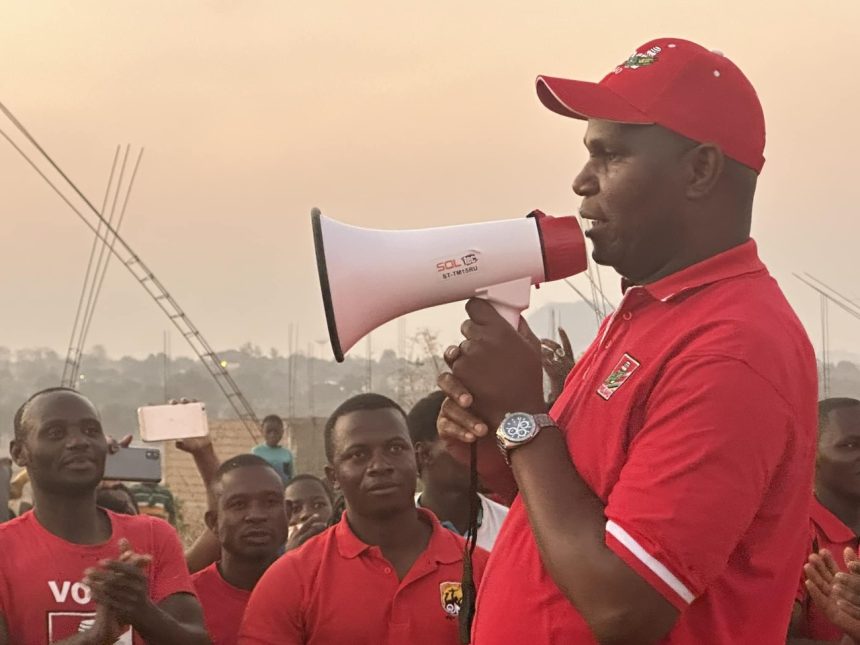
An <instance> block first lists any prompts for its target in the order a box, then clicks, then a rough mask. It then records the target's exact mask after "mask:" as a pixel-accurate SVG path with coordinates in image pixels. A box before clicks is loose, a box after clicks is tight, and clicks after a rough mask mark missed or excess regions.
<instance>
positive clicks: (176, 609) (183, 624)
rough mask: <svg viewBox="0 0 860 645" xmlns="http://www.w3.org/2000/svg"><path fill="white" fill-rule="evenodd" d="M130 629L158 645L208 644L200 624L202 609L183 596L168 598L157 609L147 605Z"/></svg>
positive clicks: (193, 600) (197, 603) (186, 595)
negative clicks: (132, 628)
mask: <svg viewBox="0 0 860 645" xmlns="http://www.w3.org/2000/svg"><path fill="white" fill-rule="evenodd" d="M132 626H133V627H134V628H135V630H137V632H138V633H139V634H140V635H141V636H142V637H143V638H144V640H146V641H147V642H150V643H159V645H209V644H210V643H211V641H210V640H209V635H208V634H207V632H206V628H205V626H204V624H203V609H202V608H201V607H200V603H199V602H198V601H197V598H195V597H194V596H192V595H191V594H187V593H176V594H173V595H171V596H168V597H167V598H165V599H164V600H162V601H161V602H160V603H159V604H158V605H152V604H151V603H150V604H149V605H148V606H147V607H146V608H145V609H144V610H142V611H141V612H140V615H139V617H138V618H137V619H136V620H135V621H134V622H133V623H132Z"/></svg>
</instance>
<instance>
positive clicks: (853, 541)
mask: <svg viewBox="0 0 860 645" xmlns="http://www.w3.org/2000/svg"><path fill="white" fill-rule="evenodd" d="M858 535H860V401H858V400H857V399H849V398H833V399H825V400H824V401H821V402H820V403H819V404H818V456H817V459H816V463H815V495H814V497H813V500H812V511H811V516H810V536H809V543H808V547H807V551H808V553H818V552H819V551H820V550H822V549H826V550H827V551H828V552H829V553H830V554H831V556H832V559H833V561H834V563H835V565H836V566H837V568H838V570H839V571H843V572H847V571H848V564H847V563H846V561H845V556H844V553H845V549H846V548H850V549H852V551H853V552H855V553H856V551H857V547H858V544H860V538H858ZM827 610H828V608H827V607H821V606H819V605H818V604H817V603H816V602H814V599H813V598H810V596H809V595H808V593H807V590H806V585H805V581H803V582H801V585H800V589H799V591H798V594H797V602H796V603H795V605H794V612H793V614H792V620H791V629H790V630H789V638H788V642H789V643H798V644H800V643H811V642H816V643H839V642H841V640H842V638H843V636H844V635H845V632H844V630H843V629H842V628H840V627H838V626H837V625H834V624H833V622H832V621H831V620H830V618H829V617H828V615H827V613H828V611H827ZM810 639H811V640H810Z"/></svg>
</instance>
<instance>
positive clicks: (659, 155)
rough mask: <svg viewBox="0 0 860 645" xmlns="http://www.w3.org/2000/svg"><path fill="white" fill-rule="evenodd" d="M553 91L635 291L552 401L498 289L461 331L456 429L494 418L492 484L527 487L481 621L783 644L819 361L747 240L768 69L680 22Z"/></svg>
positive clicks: (478, 630) (599, 224)
mask: <svg viewBox="0 0 860 645" xmlns="http://www.w3.org/2000/svg"><path fill="white" fill-rule="evenodd" d="M537 88H538V96H539V98H540V99H541V101H542V102H543V103H544V104H545V105H546V106H547V107H548V108H549V109H551V110H553V111H555V112H558V113H560V114H563V115H565V116H569V117H574V118H579V119H587V120H588V126H587V129H586V133H585V146H586V148H587V149H588V159H587V161H586V163H585V166H584V167H583V169H582V170H581V171H580V173H579V174H578V175H577V177H576V178H575V179H574V181H573V190H574V192H575V193H576V194H577V195H579V196H580V197H582V205H581V207H580V213H581V214H582V216H583V218H584V219H586V220H587V221H588V222H590V224H591V226H590V229H589V230H588V232H587V235H588V237H589V238H590V239H591V241H592V243H593V246H594V249H593V254H592V255H593V258H594V260H595V261H596V262H598V263H599V264H604V265H608V266H611V267H613V268H614V269H615V270H616V271H618V273H620V274H621V276H623V278H624V280H623V287H624V297H623V299H622V301H621V303H620V304H619V306H618V309H617V310H616V311H615V312H614V313H613V314H612V316H611V317H609V318H608V319H607V320H606V321H604V323H603V325H602V326H601V328H600V330H599V332H598V337H597V339H596V340H595V341H594V342H593V343H592V345H591V346H590V347H589V348H588V350H587V351H586V352H585V354H584V355H583V356H582V357H581V358H580V359H579V361H578V362H577V364H576V366H575V367H574V369H573V371H572V372H571V374H570V376H569V377H568V379H567V383H566V386H565V389H564V391H563V392H562V394H561V396H560V397H559V398H558V400H557V402H556V403H555V404H554V405H553V407H552V409H551V410H547V407H546V405H545V404H544V401H543V391H542V381H541V360H540V353H539V351H540V349H539V344H538V341H537V339H536V338H534V336H532V335H530V334H528V333H526V332H527V327H525V326H523V327H522V330H521V331H522V332H523V333H521V334H518V333H517V330H515V329H514V328H512V327H511V326H510V325H508V324H506V323H505V322H504V320H503V319H502V318H501V317H500V316H499V315H498V314H497V313H496V311H495V310H494V309H493V308H492V307H491V306H490V305H489V304H488V303H486V302H485V301H482V300H473V301H470V302H469V303H468V305H467V312H468V314H469V320H467V321H466V322H465V323H464V324H463V326H462V328H461V329H462V332H463V335H464V336H465V338H466V340H465V341H464V342H463V343H462V344H461V345H460V346H459V347H452V348H449V349H448V350H447V351H446V360H447V361H448V363H449V365H451V366H452V371H453V373H452V374H447V375H443V376H442V377H441V379H440V386H441V388H442V389H443V390H444V391H445V392H446V393H447V395H448V399H447V400H446V401H445V403H444V404H443V409H442V417H441V418H440V436H443V437H445V438H446V439H447V440H448V442H449V449H450V450H452V451H454V452H455V453H457V454H458V455H459V456H460V457H462V458H464V459H465V458H466V457H467V455H468V444H469V443H470V442H474V441H475V440H476V439H477V440H478V441H479V450H480V453H479V459H478V464H479V469H480V470H481V473H482V475H483V477H484V479H485V481H486V482H487V485H488V486H489V487H490V488H492V489H493V490H495V491H507V493H508V495H509V497H510V498H512V499H513V498H514V497H516V500H515V501H514V502H513V506H512V507H511V512H510V514H509V515H508V518H507V520H506V522H505V525H504V526H503V527H502V531H501V533H500V535H499V538H498V540H497V541H496V544H495V546H494V548H493V552H492V555H491V557H490V562H489V565H488V567H487V571H486V574H485V576H484V583H483V587H482V589H481V591H480V593H479V595H478V599H477V614H476V617H475V624H474V629H473V640H474V642H475V643H476V644H477V645H497V644H502V643H530V644H533V645H543V644H547V645H548V644H549V643H578V644H586V643H596V642H599V643H671V644H673V645H700V644H701V643H709V644H719V645H723V644H725V645H736V644H738V643H749V644H753V643H755V644H756V645H777V644H778V643H784V642H785V635H786V628H787V625H788V623H789V615H790V613H791V607H792V601H793V599H794V597H795V594H796V590H797V572H798V571H799V570H800V566H801V563H802V561H803V557H804V555H805V553H804V552H805V550H806V547H807V545H806V541H807V539H806V538H807V535H806V534H805V531H803V530H800V529H801V527H804V526H806V525H807V524H808V521H809V497H810V495H809V490H810V485H811V482H812V467H813V458H814V451H815V435H816V402H817V383H816V380H817V379H816V363H815V356H814V353H813V351H812V347H811V345H810V343H809V339H808V338H807V336H806V333H805V331H804V330H803V327H802V326H801V324H800V322H799V321H798V320H797V317H796V316H795V314H794V312H793V311H792V310H791V307H790V306H789V304H788V302H787V301H786V299H785V297H784V296H783V294H782V292H781V291H780V289H779V287H778V285H777V284H776V282H775V281H774V280H773V278H772V277H771V276H770V275H769V274H768V271H767V268H766V267H765V266H764V264H763V263H762V262H761V260H760V259H759V257H758V252H757V248H756V244H755V242H754V241H753V240H751V239H750V225H751V218H752V205H753V197H754V193H755V186H756V181H757V177H758V173H759V171H760V170H761V168H762V165H763V163H764V157H763V151H764V141H765V128H764V116H763V113H762V109H761V105H760V103H759V101H758V97H757V96H756V93H755V90H754V89H753V87H752V85H751V84H750V82H749V81H748V80H747V78H746V77H745V76H744V75H743V73H742V72H741V71H740V70H739V69H738V68H737V66H735V65H734V63H732V62H731V61H730V60H729V59H727V58H726V57H725V56H723V55H722V54H720V53H718V52H711V51H708V50H707V49H705V48H703V47H701V46H699V45H696V44H695V43H691V42H689V41H685V40H682V39H679V38H658V39H656V40H653V41H651V42H649V43H646V44H645V45H643V46H641V47H640V48H638V49H637V50H636V52H635V53H634V54H633V55H632V56H630V57H629V58H628V59H627V60H626V61H624V62H622V63H621V64H620V65H618V66H617V67H615V68H614V69H613V70H611V71H610V73H609V74H608V75H607V76H606V77H605V78H604V79H603V80H602V81H601V82H600V83H598V84H595V83H586V82H580V81H570V80H565V79H559V78H550V77H539V78H538V82H537ZM497 444H498V445H499V446H500V447H501V450H499V449H497Z"/></svg>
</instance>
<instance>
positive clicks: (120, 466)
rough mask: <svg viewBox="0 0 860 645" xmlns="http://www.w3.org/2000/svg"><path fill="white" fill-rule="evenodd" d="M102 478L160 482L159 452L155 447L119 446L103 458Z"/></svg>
mask: <svg viewBox="0 0 860 645" xmlns="http://www.w3.org/2000/svg"><path fill="white" fill-rule="evenodd" d="M103 477H104V479H114V480H117V481H127V482H160V481H161V452H160V451H159V450H158V449H157V448H120V449H119V450H118V451H117V452H115V453H113V454H109V455H108V456H107V459H106V460H105V473H104V475H103Z"/></svg>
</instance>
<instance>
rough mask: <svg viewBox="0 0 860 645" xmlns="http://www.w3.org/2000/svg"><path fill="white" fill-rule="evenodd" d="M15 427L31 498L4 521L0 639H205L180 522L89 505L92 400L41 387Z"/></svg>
mask: <svg viewBox="0 0 860 645" xmlns="http://www.w3.org/2000/svg"><path fill="white" fill-rule="evenodd" d="M14 429H15V438H14V440H13V441H12V445H11V453H12V456H13V458H14V459H15V462H16V463H17V464H18V465H19V466H23V467H26V468H27V470H28V472H29V474H30V481H31V482H32V486H33V499H34V500H35V507H34V510H33V511H31V512H28V513H25V514H24V515H22V516H21V517H19V518H17V519H15V520H12V521H11V522H7V523H5V524H2V525H0V553H2V554H3V566H2V567H0V645H18V644H22V645H23V644H26V645H47V644H48V643H62V645H105V644H109V643H114V642H116V643H119V644H122V645H132V643H134V645H140V644H143V643H147V642H149V643H158V644H159V645H192V644H196V643H200V644H204V643H208V642H209V639H208V637H207V636H206V631H205V629H204V627H203V615H202V612H201V610H200V605H199V603H198V602H197V599H196V598H195V597H194V593H193V587H192V585H191V577H190V576H189V574H188V569H187V568H186V566H185V560H184V559H183V557H182V546H181V545H180V543H179V538H178V536H177V535H176V531H175V530H174V529H173V528H172V527H171V526H170V525H169V524H167V522H164V521H162V520H159V519H157V518H153V517H149V516H146V515H134V516H132V515H118V514H115V513H111V512H109V511H105V510H103V509H100V508H98V507H97V506H96V489H97V487H98V484H99V482H100V481H101V479H102V474H103V472H104V465H105V457H106V455H107V451H108V446H107V440H106V438H105V434H104V432H103V430H102V426H101V421H100V420H99V413H98V412H97V411H96V409H95V407H94V406H93V404H92V403H90V401H89V400H87V399H86V398H85V397H84V396H82V395H81V394H79V393H78V392H76V391H74V390H69V389H66V388H52V389H49V390H44V391H42V392H39V393H37V394H35V395H33V396H32V397H31V398H30V399H29V400H28V401H27V402H25V403H24V405H22V406H21V408H20V409H19V410H18V413H17V414H16V415H15V422H14Z"/></svg>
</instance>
